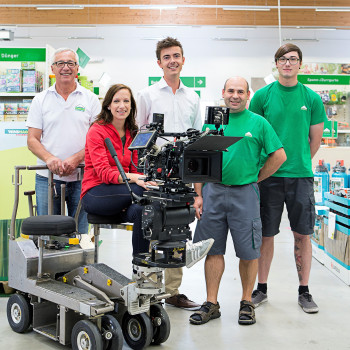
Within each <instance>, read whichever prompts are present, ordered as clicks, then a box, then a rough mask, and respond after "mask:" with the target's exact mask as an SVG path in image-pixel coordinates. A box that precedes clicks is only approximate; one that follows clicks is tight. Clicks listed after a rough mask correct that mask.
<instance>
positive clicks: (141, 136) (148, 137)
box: [129, 131, 156, 150]
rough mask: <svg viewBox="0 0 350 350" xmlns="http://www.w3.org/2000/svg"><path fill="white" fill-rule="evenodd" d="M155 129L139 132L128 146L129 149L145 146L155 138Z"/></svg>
mask: <svg viewBox="0 0 350 350" xmlns="http://www.w3.org/2000/svg"><path fill="white" fill-rule="evenodd" d="M155 134H156V131H146V132H139V133H138V134H137V135H136V136H135V138H134V140H133V141H132V142H131V145H130V146H129V149H130V150H133V149H144V148H147V147H148V146H149V145H150V144H151V143H152V141H153V140H154V138H155Z"/></svg>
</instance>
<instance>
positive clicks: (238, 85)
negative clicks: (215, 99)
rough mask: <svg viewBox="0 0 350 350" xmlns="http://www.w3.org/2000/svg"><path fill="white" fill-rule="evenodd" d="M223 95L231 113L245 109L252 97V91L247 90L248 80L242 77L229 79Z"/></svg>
mask: <svg viewBox="0 0 350 350" xmlns="http://www.w3.org/2000/svg"><path fill="white" fill-rule="evenodd" d="M222 97H223V99H224V101H225V105H226V107H228V108H230V113H238V112H242V111H244V110H245V108H246V104H247V101H248V99H249V97H250V91H247V82H246V81H245V80H244V79H243V78H240V77H235V78H231V79H229V80H227V82H226V84H225V89H223V90H222Z"/></svg>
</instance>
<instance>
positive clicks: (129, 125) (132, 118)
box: [95, 84, 138, 137]
mask: <svg viewBox="0 0 350 350" xmlns="http://www.w3.org/2000/svg"><path fill="white" fill-rule="evenodd" d="M123 89H126V90H128V91H129V92H130V101H131V108H130V114H129V116H128V117H127V118H126V120H125V130H126V129H129V130H130V133H131V135H132V137H134V136H135V135H136V132H137V130H138V127H137V124H136V113H137V110H136V101H135V98H134V96H133V94H132V91H131V89H130V88H129V87H128V86H126V85H124V84H115V85H112V86H111V87H110V88H109V89H108V91H107V93H106V96H105V98H104V100H103V102H102V110H101V113H100V114H99V115H98V116H97V118H96V120H95V123H100V124H111V123H112V121H113V115H112V113H111V111H110V110H109V109H108V107H109V106H110V105H111V103H112V100H113V97H114V95H115V94H116V93H117V92H118V91H120V90H123Z"/></svg>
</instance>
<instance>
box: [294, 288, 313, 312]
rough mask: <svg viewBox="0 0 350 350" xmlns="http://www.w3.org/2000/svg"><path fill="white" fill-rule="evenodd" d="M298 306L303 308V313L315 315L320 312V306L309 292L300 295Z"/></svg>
mask: <svg viewBox="0 0 350 350" xmlns="http://www.w3.org/2000/svg"><path fill="white" fill-rule="evenodd" d="M298 304H299V305H300V306H301V308H302V309H303V311H304V312H306V313H308V314H315V313H316V312H318V306H317V304H316V303H315V302H314V301H313V299H312V295H311V294H310V293H308V292H305V293H303V294H300V295H299V297H298Z"/></svg>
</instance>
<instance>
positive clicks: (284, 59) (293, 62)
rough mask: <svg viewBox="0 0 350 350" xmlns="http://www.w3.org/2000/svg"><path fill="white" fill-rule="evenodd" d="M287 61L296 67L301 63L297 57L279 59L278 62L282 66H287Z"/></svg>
mask: <svg viewBox="0 0 350 350" xmlns="http://www.w3.org/2000/svg"><path fill="white" fill-rule="evenodd" d="M287 61H289V64H291V65H292V66H295V65H296V64H297V63H298V61H300V59H299V58H297V57H289V58H286V57H284V56H282V57H280V58H278V59H277V62H278V63H279V64H281V65H283V64H286V63H287Z"/></svg>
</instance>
